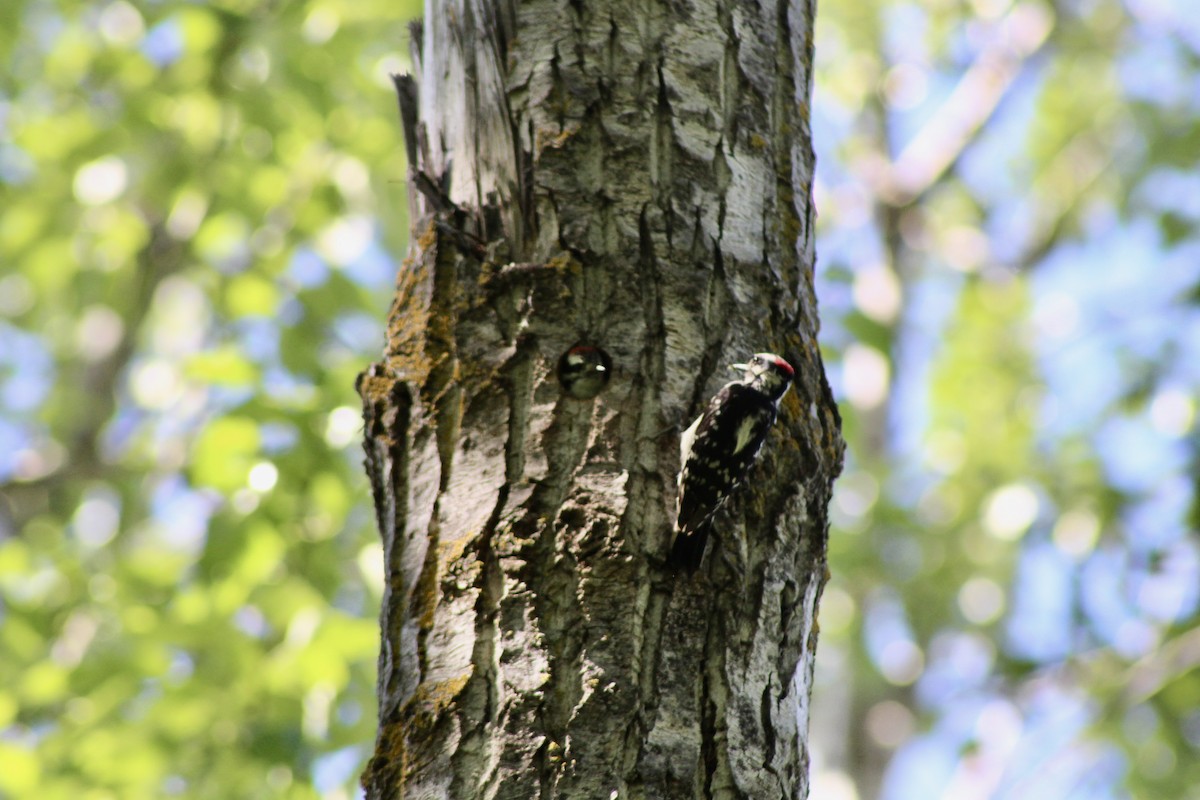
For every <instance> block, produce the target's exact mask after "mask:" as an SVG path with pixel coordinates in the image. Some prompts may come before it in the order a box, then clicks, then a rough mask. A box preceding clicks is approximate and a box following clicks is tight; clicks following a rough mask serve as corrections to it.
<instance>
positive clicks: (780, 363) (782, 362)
mask: <svg viewBox="0 0 1200 800" xmlns="http://www.w3.org/2000/svg"><path fill="white" fill-rule="evenodd" d="M775 366H777V367H779V368H780V369H782V370H783V371H784V372H786V373H787V374H788V377H793V376H795V374H796V370H794V369H792V365H791V364H789V363H788V362H787V361H785V360H784V359H782V358H780V357H779V356H775Z"/></svg>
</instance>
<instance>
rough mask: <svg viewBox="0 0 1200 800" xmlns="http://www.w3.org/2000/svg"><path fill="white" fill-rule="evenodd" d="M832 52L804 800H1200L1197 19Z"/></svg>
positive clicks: (889, 43)
mask: <svg viewBox="0 0 1200 800" xmlns="http://www.w3.org/2000/svg"><path fill="white" fill-rule="evenodd" d="M816 41H817V51H816V52H817V59H818V71H817V76H816V102H815V107H814V113H813V118H814V138H815V140H816V147H817V152H818V160H819V164H820V167H819V169H818V185H817V188H816V194H817V205H818V209H819V211H820V215H821V216H820V218H819V223H820V229H819V239H818V241H819V245H818V251H819V253H820V259H821V270H820V271H819V280H820V283H819V286H818V292H819V294H820V296H821V302H822V321H823V323H824V325H823V330H822V336H823V345H824V346H825V347H826V348H827V350H826V355H827V363H828V364H829V366H830V368H831V371H832V373H833V382H834V391H835V395H837V396H838V397H839V399H841V400H843V401H844V402H843V406H842V407H843V416H844V419H845V428H846V434H847V440H848V443H849V452H848V459H847V467H846V471H845V473H844V475H843V477H842V478H841V479H840V480H839V482H838V484H837V486H836V487H835V496H834V501H833V504H832V518H833V526H832V530H831V539H830V562H831V571H832V578H831V581H830V583H829V586H828V588H827V590H826V595H825V598H824V600H823V603H822V609H821V623H822V625H821V628H822V634H823V635H822V640H821V650H820V653H819V654H818V659H817V670H818V681H817V686H816V690H815V692H814V700H813V706H814V713H815V715H816V722H815V724H814V732H813V739H812V743H813V744H814V745H815V747H816V750H817V752H816V755H815V761H814V763H815V765H816V766H817V769H816V784H815V788H814V792H815V795H816V796H820V797H823V798H826V800H852V799H853V798H856V797H861V798H874V797H886V798H888V799H889V800H908V798H914V799H915V798H926V797H954V798H960V797H961V798H968V797H979V798H982V797H996V798H1000V797H1005V798H1007V797H1021V798H1023V800H1043V799H1044V800H1061V798H1067V797H1070V798H1077V799H1078V800H1084V799H1085V798H1087V799H1088V800H1090V799H1091V798H1096V799H1097V800H1099V799H1100V798H1104V799H1106V800H1107V799H1108V798H1145V799H1146V800H1151V799H1153V800H1162V799H1164V798H1167V799H1171V800H1175V799H1178V800H1183V799H1184V798H1191V797H1193V796H1195V792H1196V790H1197V789H1196V787H1198V786H1200V767H1198V766H1197V765H1198V764H1200V712H1197V710H1196V709H1197V706H1196V698H1197V697H1198V696H1200V649H1197V648H1196V643H1197V641H1200V638H1198V633H1197V632H1198V631H1200V627H1198V625H1197V623H1198V622H1200V614H1198V608H1200V535H1198V529H1197V520H1198V519H1200V493H1198V485H1197V483H1198V479H1197V475H1198V474H1200V471H1198V470H1197V464H1200V437H1198V434H1197V425H1196V419H1197V410H1198V400H1197V398H1200V370H1198V369H1197V368H1196V365H1197V364H1200V335H1198V334H1200V306H1198V304H1197V302H1196V301H1197V298H1198V297H1200V292H1198V289H1200V266H1197V265H1198V264H1200V260H1198V259H1197V252H1198V249H1200V236H1198V235H1197V230H1198V229H1200V206H1198V205H1197V204H1196V202H1195V197H1197V196H1200V195H1198V194H1197V192H1200V182H1198V181H1197V180H1196V178H1195V169H1194V161H1195V159H1194V152H1195V151H1196V147H1197V144H1198V143H1200V133H1198V130H1200V128H1198V127H1197V123H1198V122H1200V103H1197V101H1196V97H1195V94H1194V92H1191V90H1190V89H1189V90H1184V89H1182V87H1185V86H1188V87H1190V86H1192V85H1193V84H1194V82H1195V79H1196V74H1197V68H1198V66H1200V28H1198V27H1197V25H1196V22H1195V16H1194V8H1192V7H1191V5H1190V4H1188V3H1187V2H1180V1H1179V0H1158V1H1157V2H1149V3H1147V2H1140V1H1138V0H1087V1H1086V2H1072V1H1071V0H1067V1H1066V2H1062V1H1057V2H1056V1H1055V0H969V2H956V1H955V0H869V1H868V2H861V3H852V4H847V3H842V4H829V3H826V4H822V5H821V6H820V9H819V13H818V20H817V33H816ZM1184 151H1188V152H1192V153H1193V156H1192V157H1181V154H1182V153H1183V152H1184ZM847 675H850V676H853V680H847Z"/></svg>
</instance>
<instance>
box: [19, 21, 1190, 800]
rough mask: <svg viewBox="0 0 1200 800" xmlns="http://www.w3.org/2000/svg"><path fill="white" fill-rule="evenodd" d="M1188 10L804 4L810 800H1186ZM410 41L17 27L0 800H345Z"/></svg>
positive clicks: (370, 640) (255, 30) (356, 731)
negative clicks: (823, 474)
mask: <svg viewBox="0 0 1200 800" xmlns="http://www.w3.org/2000/svg"><path fill="white" fill-rule="evenodd" d="M1189 5H1190V4H1189V1H1188V0H1136V1H1135V0H1127V2H1120V1H1119V0H1086V1H1085V0H1079V2H1061V3H1059V4H1057V5H1056V4H1051V3H1045V2H1031V1H1027V0H1018V1H1017V2H1013V1H1012V0H976V1H975V2H971V3H965V2H958V0H924V1H923V2H900V1H899V0H897V1H896V2H889V1H886V0H876V1H875V2H871V0H866V1H865V2H853V3H846V2H843V3H834V2H825V3H821V4H820V8H819V12H818V13H819V19H818V29H817V35H816V42H817V58H818V73H817V97H816V102H815V104H814V108H813V112H812V115H811V118H812V124H813V131H814V135H815V137H816V148H817V151H818V155H819V168H818V171H819V179H818V184H817V186H816V195H817V202H818V208H819V214H820V225H821V228H820V232H819V233H820V238H819V248H818V249H819V258H820V264H819V267H818V282H819V283H818V289H819V294H820V298H821V302H822V304H823V305H822V316H823V324H824V327H823V334H822V335H823V339H824V341H825V344H826V347H827V352H826V355H827V359H828V363H829V367H830V370H831V380H832V382H833V384H834V388H835V394H836V395H837V396H838V398H839V399H840V400H841V401H842V408H843V413H844V416H845V419H846V434H847V437H848V439H849V441H850V446H851V449H850V456H849V460H848V464H847V468H846V472H845V475H844V476H843V477H842V479H841V480H840V482H839V484H838V487H837V492H836V496H835V498H834V503H833V507H832V514H833V529H832V531H831V545H830V546H831V560H832V579H831V582H830V584H829V586H828V588H827V590H826V595H825V598H824V601H823V604H822V612H821V630H822V637H821V645H820V653H819V658H818V669H819V674H818V679H819V680H818V685H817V688H816V693H815V700H814V709H815V711H814V713H815V718H814V731H813V742H814V746H815V749H816V753H815V760H814V769H815V776H816V780H817V787H816V789H815V790H814V791H815V794H814V796H817V797H820V798H822V800H850V798H854V797H858V798H862V799H863V800H866V799H867V798H875V797H883V798H888V799H889V800H901V799H903V798H921V799H922V800H926V798H930V797H947V798H955V799H956V800H958V799H959V798H968V800H969V798H984V797H1017V796H1020V797H1022V798H1023V800H1034V799H1035V798H1047V800H1050V799H1052V800H1062V798H1119V797H1139V798H1142V797H1144V798H1184V797H1188V796H1189V795H1188V791H1189V790H1190V789H1191V788H1194V787H1195V786H1197V785H1200V774H1198V768H1197V766H1196V765H1197V764H1198V763H1200V760H1198V759H1197V755H1198V754H1197V752H1196V751H1197V748H1198V747H1200V716H1198V714H1197V711H1196V709H1197V707H1198V706H1200V680H1198V679H1197V678H1196V672H1195V666H1196V660H1197V658H1198V656H1197V655H1196V653H1197V649H1198V645H1197V638H1198V637H1197V634H1196V633H1195V630H1194V629H1195V622H1196V607H1197V592H1198V589H1197V587H1200V576H1198V574H1197V573H1198V569H1197V560H1198V558H1197V545H1196V526H1197V517H1198V516H1200V515H1198V514H1197V511H1196V505H1197V503H1196V478H1195V474H1196V472H1197V469H1196V464H1197V455H1196V449H1197V438H1198V437H1197V434H1196V428H1195V417H1196V402H1197V401H1196V398H1197V394H1198V393H1197V387H1198V385H1200V353H1198V352H1197V350H1198V349H1200V314H1198V313H1197V308H1196V303H1197V298H1198V297H1200V253H1198V252H1197V243H1196V238H1195V234H1194V229H1195V224H1196V221H1197V218H1198V217H1200V203H1198V201H1197V199H1196V198H1198V197H1200V179H1198V178H1197V177H1196V172H1195V154H1196V153H1197V152H1200V136H1198V131H1197V113H1196V103H1197V99H1196V93H1195V91H1194V86H1195V82H1196V75H1197V63H1198V58H1197V48H1198V47H1200V23H1197V19H1200V18H1198V17H1196V15H1195V14H1194V13H1193V10H1191V9H1190V8H1189ZM419 11H420V8H419V4H416V3H411V2H410V3H400V4H397V3H393V2H389V3H382V2H354V1H353V0H343V2H333V1H330V2H294V3H277V4H267V3H253V2H240V3H239V2H233V1H232V0H230V1H229V2H221V3H207V4H182V3H174V4H171V3H141V4H130V3H128V2H113V3H92V4H75V3H66V2H59V3H54V2H45V0H13V1H12V2H7V3H4V4H0V56H2V61H0V64H2V66H3V69H0V132H2V133H0V208H2V210H3V211H2V214H0V598H2V605H0V730H2V731H3V733H2V735H0V765H3V768H0V796H11V797H18V798H21V797H31V798H32V797H37V798H55V797H76V796H88V797H105V796H111V797H164V796H165V797H169V796H184V797H266V796H269V797H329V798H337V797H349V796H353V795H354V793H355V787H354V784H355V781H356V774H357V772H358V771H359V769H360V768H361V766H362V763H363V761H364V760H365V758H366V757H367V756H368V755H369V752H370V749H371V743H372V739H373V735H374V725H375V719H374V711H373V708H374V697H373V692H374V670H375V654H376V649H377V648H376V642H377V633H376V626H375V615H376V610H377V606H378V602H379V597H378V587H379V586H380V583H381V578H380V576H379V574H378V571H379V569H380V567H379V556H378V546H377V543H376V542H377V539H376V535H375V533H374V530H373V525H372V520H371V512H370V508H369V504H368V502H367V495H366V490H365V481H364V479H363V477H362V474H361V470H360V467H359V464H358V462H359V456H358V450H357V440H358V437H359V433H360V426H361V423H360V421H359V414H358V410H357V407H358V404H357V399H356V397H355V395H354V392H353V379H354V376H355V374H356V373H357V372H358V370H360V369H361V368H362V367H363V365H364V364H366V363H368V362H369V361H370V360H371V359H372V358H374V357H375V355H376V354H377V353H378V351H379V346H380V343H381V341H382V330H383V322H382V319H383V314H384V312H385V310H386V308H387V305H388V301H389V299H390V297H389V293H390V287H391V284H392V278H393V274H394V270H395V265H396V264H397V263H398V261H399V259H400V256H401V255H402V253H403V249H404V246H405V234H406V230H407V226H408V221H407V217H406V210H405V208H404V198H405V196H406V191H405V186H404V177H405V170H406V165H405V164H404V163H403V157H402V151H403V148H402V147H401V146H400V143H399V141H398V130H397V125H396V121H395V110H394V105H393V99H392V96H391V94H390V91H389V88H388V84H387V73H388V72H390V71H395V70H399V69H403V68H404V66H405V53H406V52H407V44H408V31H407V28H406V25H405V23H406V20H407V19H408V18H409V17H411V16H412V15H414V14H417V13H419ZM825 676H836V679H833V678H832V677H825ZM845 676H851V678H852V679H851V680H846V679H845Z"/></svg>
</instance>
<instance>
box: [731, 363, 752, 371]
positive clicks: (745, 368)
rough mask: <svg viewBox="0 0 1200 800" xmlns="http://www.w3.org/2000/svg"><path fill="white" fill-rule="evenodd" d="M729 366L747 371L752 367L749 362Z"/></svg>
mask: <svg viewBox="0 0 1200 800" xmlns="http://www.w3.org/2000/svg"><path fill="white" fill-rule="evenodd" d="M729 368H730V369H736V370H737V371H738V372H745V371H746V370H748V369H750V365H749V364H730V365H729Z"/></svg>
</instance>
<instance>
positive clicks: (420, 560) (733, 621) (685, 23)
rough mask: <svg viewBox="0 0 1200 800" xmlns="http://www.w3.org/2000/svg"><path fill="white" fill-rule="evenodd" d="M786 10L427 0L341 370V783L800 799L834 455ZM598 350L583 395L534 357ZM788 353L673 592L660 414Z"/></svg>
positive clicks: (804, 41) (677, 412)
mask: <svg viewBox="0 0 1200 800" xmlns="http://www.w3.org/2000/svg"><path fill="white" fill-rule="evenodd" d="M813 10H814V9H813V4H812V1H811V0H796V1H795V2H792V3H791V4H778V5H776V4H773V3H770V2H767V3H763V4H760V5H755V4H747V3H717V2H713V1H712V0H696V1H695V2H693V3H686V2H684V3H674V4H664V5H658V4H653V3H651V4H645V3H626V2H622V1H621V0H610V1H609V2H603V3H602V2H588V3H582V2H574V3H563V2H549V0H528V1H527V2H521V3H508V2H494V0H450V1H449V2H431V3H429V4H427V9H426V19H425V22H424V26H423V29H420V28H418V29H417V31H416V34H415V35H414V43H415V50H416V53H415V54H414V65H415V70H414V73H415V74H414V76H413V77H411V78H408V77H405V78H399V79H397V89H398V91H399V94H400V104H401V111H402V117H403V120H404V125H405V129H406V135H407V137H408V148H409V161H410V164H411V165H412V173H411V176H410V177H411V179H412V180H411V185H412V187H413V195H412V197H411V201H412V204H413V206H412V208H413V213H412V217H413V219H414V220H415V224H414V236H413V242H414V244H413V248H412V255H411V257H410V258H409V259H408V260H407V261H406V262H405V264H404V266H403V268H402V269H401V270H400V275H399V278H398V285H397V292H396V299H395V304H394V306H393V308H392V312H391V317H390V322H389V328H388V342H387V349H386V354H385V358H384V360H383V361H381V362H380V363H378V364H375V365H373V366H372V367H371V368H370V369H369V370H368V371H367V372H366V373H365V374H364V375H363V377H362V379H361V382H360V392H361V394H362V397H363V405H364V418H365V422H366V430H365V439H366V441H365V448H366V453H367V458H366V464H367V471H368V473H369V475H370V478H371V481H372V487H373V490H374V497H375V506H376V511H377V515H378V522H379V527H380V531H381V533H382V536H383V541H384V557H385V560H386V575H387V585H386V589H385V594H384V598H383V609H382V615H381V626H382V649H381V654H380V661H379V687H378V692H379V718H380V722H379V737H378V741H377V749H376V755H375V758H374V759H373V760H372V761H371V763H370V765H369V766H368V768H367V771H366V773H365V775H364V776H363V781H364V785H365V786H366V789H367V796H368V797H369V798H400V797H407V798H477V797H478V798H522V799H525V798H535V797H537V798H572V800H586V799H588V798H602V799H603V800H608V798H618V797H634V798H641V797H647V798H650V797H652V798H692V797H729V798H742V797H744V798H754V799H755V800H761V799H762V798H772V797H781V798H792V797H805V796H806V795H807V783H808V778H807V751H806V746H805V742H804V738H805V736H806V731H807V709H808V697H809V689H810V679H811V675H812V666H813V656H814V648H815V646H816V627H815V622H814V621H815V615H816V608H817V600H818V597H819V595H820V591H821V586H822V584H823V580H824V574H825V540H826V535H827V523H826V506H827V504H828V500H829V494H830V487H831V483H832V480H833V478H834V476H835V475H836V473H837V472H838V470H839V468H840V464H841V454H842V443H841V438H840V433H839V419H838V416H837V410H836V407H835V405H834V403H833V400H832V398H831V395H830V392H829V388H828V384H827V383H826V382H825V378H824V373H823V367H822V364H821V358H820V354H819V351H818V348H817V340H816V334H817V310H816V299H815V297H814V294H813V272H812V269H813V239H812V236H813V216H814V215H813V209H812V201H811V186H812V175H813V155H812V149H811V145H810V141H809V130H808V104H809V96H810V82H811V68H812V24H813ZM578 343H583V344H587V345H591V346H594V347H598V348H602V349H603V350H604V351H605V352H606V353H607V355H608V357H609V358H610V359H611V370H610V374H611V376H612V378H611V382H610V383H609V384H608V386H607V388H606V389H605V390H604V391H603V392H602V393H600V394H599V395H598V396H597V397H595V398H591V399H580V398H577V397H573V396H570V395H568V394H567V393H565V392H564V391H563V389H562V388H561V386H560V384H559V381H558V380H557V379H556V365H557V364H558V362H559V360H560V357H561V356H562V354H563V353H564V352H565V351H567V350H568V349H569V348H571V347H572V346H573V345H575V344H578ZM761 350H772V351H775V352H778V353H780V354H781V355H784V356H785V357H787V358H788V360H790V361H791V362H792V363H793V364H795V365H796V368H797V379H796V384H795V387H794V391H792V392H791V393H790V394H789V395H788V396H787V398H785V400H784V403H783V406H782V409H781V413H780V419H779V422H778V423H777V424H776V426H775V429H774V430H773V431H772V433H771V435H770V437H769V439H768V440H767V444H766V446H765V447H764V452H763V455H762V456H761V457H760V459H759V463H758V465H757V466H756V467H755V468H754V469H753V470H752V472H751V475H750V478H749V481H748V482H747V485H746V486H743V487H742V489H741V490H739V492H738V493H737V494H736V496H735V498H734V500H733V501H732V502H731V503H730V504H729V506H728V507H727V510H726V511H725V512H722V513H721V514H719V515H718V517H717V520H716V525H715V526H714V532H713V537H712V538H713V539H714V540H715V541H714V543H713V547H712V548H711V550H710V552H709V555H708V557H707V559H706V561H705V563H704V565H703V567H702V569H701V570H700V571H699V572H698V573H697V574H696V575H695V576H692V577H687V576H684V575H676V574H673V573H672V572H671V571H670V570H668V569H666V568H665V566H664V557H665V555H666V553H667V552H668V548H669V546H670V541H669V540H670V530H671V522H672V507H673V503H674V497H675V475H676V472H677V470H678V467H679V453H678V445H679V430H680V429H681V426H686V424H687V423H688V422H690V418H691V417H692V416H694V415H695V414H697V413H698V412H699V410H700V409H701V407H702V403H704V402H705V401H706V400H707V398H708V397H709V396H711V394H712V393H713V392H715V391H716V389H717V388H718V387H719V386H720V385H721V384H722V383H724V382H725V381H727V380H728V379H729V378H730V377H732V375H731V374H730V373H729V372H727V370H726V365H727V364H729V363H730V362H731V361H736V360H742V359H743V358H744V357H746V356H747V355H749V354H750V353H752V352H755V351H761Z"/></svg>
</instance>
